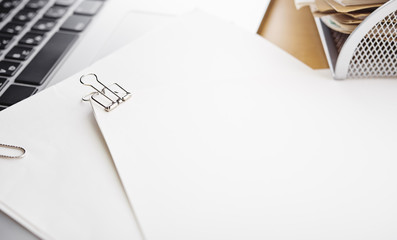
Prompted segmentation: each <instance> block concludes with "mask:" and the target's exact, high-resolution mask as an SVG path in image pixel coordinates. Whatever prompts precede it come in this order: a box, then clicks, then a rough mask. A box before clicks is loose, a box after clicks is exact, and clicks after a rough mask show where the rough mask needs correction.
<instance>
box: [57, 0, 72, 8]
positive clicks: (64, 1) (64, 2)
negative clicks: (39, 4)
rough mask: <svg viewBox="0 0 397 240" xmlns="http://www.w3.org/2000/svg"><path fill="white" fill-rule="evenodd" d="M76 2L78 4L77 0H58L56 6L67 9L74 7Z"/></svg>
mask: <svg viewBox="0 0 397 240" xmlns="http://www.w3.org/2000/svg"><path fill="white" fill-rule="evenodd" d="M75 2H76V0H56V1H55V5H58V6H65V7H67V6H70V5H72V4H73V3H75Z"/></svg>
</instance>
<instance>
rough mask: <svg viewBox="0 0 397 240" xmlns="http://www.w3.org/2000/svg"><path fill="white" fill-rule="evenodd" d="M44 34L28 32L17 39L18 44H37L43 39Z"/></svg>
mask: <svg viewBox="0 0 397 240" xmlns="http://www.w3.org/2000/svg"><path fill="white" fill-rule="evenodd" d="M43 39H44V34H42V33H35V32H28V33H26V34H25V36H23V37H22V39H21V40H20V41H19V43H20V44H25V45H30V46H37V45H39V44H40V43H41V41H43Z"/></svg>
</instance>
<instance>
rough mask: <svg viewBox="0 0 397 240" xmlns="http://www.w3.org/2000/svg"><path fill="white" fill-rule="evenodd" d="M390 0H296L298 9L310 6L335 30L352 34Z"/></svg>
mask: <svg viewBox="0 0 397 240" xmlns="http://www.w3.org/2000/svg"><path fill="white" fill-rule="evenodd" d="M387 1H388V0H295V5H296V7H297V8H298V9H300V8H302V7H305V6H310V9H311V11H312V13H313V15H314V16H316V17H321V20H322V21H323V22H324V24H325V25H327V26H328V27H329V28H331V29H332V30H334V31H337V32H340V33H344V34H350V33H352V32H353V31H354V29H355V28H356V27H357V26H358V25H359V24H360V23H361V22H362V21H363V20H364V19H365V18H366V17H367V16H369V15H370V14H371V13H372V12H373V11H374V10H376V9H377V8H378V7H380V6H381V5H383V4H384V3H385V2H387Z"/></svg>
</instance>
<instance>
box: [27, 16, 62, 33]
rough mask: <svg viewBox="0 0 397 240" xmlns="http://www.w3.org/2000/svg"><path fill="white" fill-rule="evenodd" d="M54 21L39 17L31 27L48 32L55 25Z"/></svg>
mask: <svg viewBox="0 0 397 240" xmlns="http://www.w3.org/2000/svg"><path fill="white" fill-rule="evenodd" d="M56 23H57V22H56V21H55V20H50V19H40V20H39V21H37V22H36V23H35V24H34V25H33V27H32V29H33V30H36V31H42V32H49V31H51V30H52V29H53V28H54V27H55V25H56Z"/></svg>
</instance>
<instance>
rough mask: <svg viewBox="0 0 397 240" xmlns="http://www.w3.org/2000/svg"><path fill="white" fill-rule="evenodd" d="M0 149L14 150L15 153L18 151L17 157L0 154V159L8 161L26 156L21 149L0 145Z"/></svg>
mask: <svg viewBox="0 0 397 240" xmlns="http://www.w3.org/2000/svg"><path fill="white" fill-rule="evenodd" d="M2 148H4V149H11V150H16V151H19V152H20V154H19V155H6V154H1V153H0V158H9V159H16V158H23V157H24V156H25V154H26V150H25V148H23V147H19V146H14V145H8V144H3V143H0V149H2Z"/></svg>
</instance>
